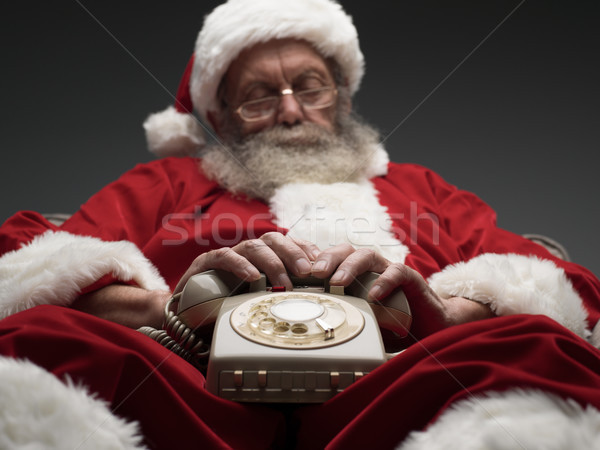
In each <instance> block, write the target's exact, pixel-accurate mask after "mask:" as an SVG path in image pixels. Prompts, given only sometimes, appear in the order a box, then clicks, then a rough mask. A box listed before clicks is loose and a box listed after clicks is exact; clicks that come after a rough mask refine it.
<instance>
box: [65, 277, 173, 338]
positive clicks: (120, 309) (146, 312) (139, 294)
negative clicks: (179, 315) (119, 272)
mask: <svg viewBox="0 0 600 450" xmlns="http://www.w3.org/2000/svg"><path fill="white" fill-rule="evenodd" d="M170 298H171V293H170V292H169V291H149V290H146V289H142V288H139V287H136V286H127V285H122V284H110V285H108V286H105V287H103V288H100V289H98V290H96V291H93V292H89V293H87V294H84V295H82V296H80V297H79V298H78V299H76V300H75V301H74V302H73V304H72V305H71V307H72V308H74V309H77V310H79V311H83V312H87V313H89V314H92V315H94V316H96V317H100V318H102V319H106V320H110V321H111V322H116V323H119V324H121V325H125V326H127V327H130V328H139V327H142V326H145V325H147V326H151V327H154V328H160V327H161V326H162V322H163V319H164V317H165V313H164V311H165V305H166V304H167V302H168V301H169V299H170Z"/></svg>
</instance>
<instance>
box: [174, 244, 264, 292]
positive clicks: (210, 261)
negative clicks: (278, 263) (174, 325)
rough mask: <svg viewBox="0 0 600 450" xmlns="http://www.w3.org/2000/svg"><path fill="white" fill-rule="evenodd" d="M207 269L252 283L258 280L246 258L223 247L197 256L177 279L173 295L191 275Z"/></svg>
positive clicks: (254, 269) (256, 272) (255, 269)
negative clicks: (220, 270)
mask: <svg viewBox="0 0 600 450" xmlns="http://www.w3.org/2000/svg"><path fill="white" fill-rule="evenodd" d="M209 269H222V270H226V271H228V272H231V273H233V274H234V275H235V276H237V277H238V278H241V279H242V280H245V281H253V280H257V279H258V278H260V273H259V271H258V269H257V268H256V267H254V266H253V265H252V263H251V262H250V261H248V259H247V258H245V257H244V256H242V255H240V254H238V253H237V252H235V251H233V249H231V248H229V247H223V248H220V249H218V250H212V251H210V252H206V253H203V254H202V255H200V256H198V257H197V258H196V259H195V260H194V261H193V262H192V264H190V267H189V268H188V269H187V271H186V272H185V273H184V274H183V276H182V277H181V278H180V279H179V283H177V286H176V287H175V290H174V291H173V294H177V293H178V292H181V291H182V290H183V287H184V286H185V284H186V283H187V282H188V280H189V279H190V278H191V277H192V276H193V275H196V274H197V273H201V272H204V271H206V270H209Z"/></svg>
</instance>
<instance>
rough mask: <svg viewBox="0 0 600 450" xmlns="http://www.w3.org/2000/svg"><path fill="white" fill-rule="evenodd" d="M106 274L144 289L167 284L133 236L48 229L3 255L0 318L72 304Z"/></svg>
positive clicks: (164, 287) (0, 258)
mask: <svg viewBox="0 0 600 450" xmlns="http://www.w3.org/2000/svg"><path fill="white" fill-rule="evenodd" d="M107 274H113V276H115V277H116V278H118V279H119V280H122V281H131V280H133V281H135V283H137V284H138V285H139V286H140V287H142V288H145V289H166V290H167V289H168V286H167V285H166V283H165V281H164V279H163V278H162V277H161V275H160V274H159V273H158V271H157V270H156V268H155V267H154V266H153V265H152V263H151V262H150V261H149V260H148V259H147V258H146V257H145V256H144V255H143V254H142V252H141V251H140V250H139V249H138V248H137V247H136V246H135V245H134V244H133V243H131V242H128V241H118V242H105V241H102V240H100V239H98V238H93V237H87V236H76V235H73V234H70V233H67V232H64V231H58V232H54V231H47V232H46V233H44V234H42V235H40V236H37V237H35V238H34V239H33V240H32V241H31V242H30V243H29V244H27V245H25V246H23V247H22V248H20V249H18V250H15V251H12V252H9V253H6V254H4V255H3V256H2V257H0V318H3V317H7V316H9V315H11V314H14V313H16V312H19V311H23V310H26V309H29V308H31V307H33V306H36V305H41V304H55V305H64V306H67V305H69V304H70V303H71V302H72V301H73V300H75V298H76V297H77V295H78V293H79V292H80V291H81V290H82V289H84V288H85V287H87V286H90V285H91V284H93V283H94V282H96V281H97V280H99V279H100V278H102V277H103V276H104V275H107Z"/></svg>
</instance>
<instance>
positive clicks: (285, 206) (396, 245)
mask: <svg viewBox="0 0 600 450" xmlns="http://www.w3.org/2000/svg"><path fill="white" fill-rule="evenodd" d="M270 208H271V212H272V213H273V214H274V215H275V217H276V220H275V222H276V224H277V225H278V226H280V227H283V228H286V229H288V230H289V231H288V235H290V236H292V237H296V238H300V239H305V240H307V241H310V242H313V243H315V244H316V245H317V246H318V247H319V248H321V249H322V250H324V249H326V248H329V247H332V246H334V245H337V244H341V243H349V244H350V245H352V246H353V247H355V248H370V249H373V250H375V251H377V252H379V253H380V254H382V255H383V256H384V257H385V258H387V259H389V260H390V261H393V262H404V260H405V259H406V255H408V253H409V251H408V248H407V247H406V246H405V245H404V244H402V243H401V242H400V241H398V240H397V239H396V237H395V236H394V235H393V233H392V232H391V230H390V225H391V220H390V217H389V215H388V213H387V210H386V208H385V207H383V206H382V205H381V204H380V203H379V199H378V198H377V191H376V190H375V188H374V186H373V185H372V184H371V182H369V181H367V180H365V181H363V182H360V183H334V184H328V185H324V184H319V183H291V184H288V185H285V186H282V187H281V188H279V189H278V190H277V191H276V192H275V195H274V196H273V197H272V198H271V201H270Z"/></svg>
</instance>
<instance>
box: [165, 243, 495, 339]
mask: <svg viewBox="0 0 600 450" xmlns="http://www.w3.org/2000/svg"><path fill="white" fill-rule="evenodd" d="M209 269H223V270H227V271H230V272H232V273H233V274H235V275H236V276H237V277H239V278H241V279H244V280H247V281H252V280H256V279H258V278H259V276H260V273H259V272H264V273H265V274H266V275H267V277H268V278H269V280H270V281H271V283H272V284H275V285H283V286H286V288H288V289H291V288H292V287H293V286H292V283H291V281H290V278H289V276H288V273H291V274H293V275H295V276H298V277H303V276H308V275H313V276H315V277H317V278H330V280H329V281H330V283H331V284H333V285H340V286H348V285H349V284H350V283H351V282H352V281H353V280H354V279H355V278H356V277H357V276H358V275H360V274H362V273H364V272H367V271H371V272H376V273H380V274H381V276H380V277H379V278H378V279H377V281H376V282H375V283H374V284H373V286H372V287H371V290H370V291H369V297H370V299H371V300H374V301H381V302H382V303H383V304H384V305H385V297H386V296H388V295H389V294H390V293H391V292H392V291H394V290H395V289H396V288H401V289H402V290H403V291H404V293H405V294H406V297H407V299H408V302H409V304H410V308H411V313H412V316H413V322H412V327H411V334H412V335H413V336H415V337H416V338H417V339H421V338H423V337H425V336H428V335H429V334H431V333H434V332H436V331H439V330H441V329H443V328H447V327H449V326H452V325H458V324H460V323H466V322H471V321H475V320H480V319H485V318H489V317H493V316H494V314H493V313H492V311H491V310H490V309H489V307H488V306H487V305H483V304H480V303H478V302H475V301H471V300H468V299H465V298H462V297H452V298H448V299H443V298H441V297H439V296H438V295H437V294H436V293H435V292H434V291H433V290H432V289H431V287H430V286H429V285H428V284H427V282H426V281H425V280H424V279H423V277H422V276H421V275H420V274H419V273H418V272H416V271H415V270H413V269H411V268H409V267H407V266H405V265H404V264H399V263H392V262H390V261H388V260H387V259H385V258H384V257H383V256H381V255H380V254H379V253H377V252H374V251H373V250H368V249H358V250H356V249H354V248H353V247H352V246H351V245H348V244H340V245H337V246H335V247H331V248H329V249H327V250H324V251H320V250H319V249H318V248H317V247H316V246H315V245H314V244H311V243H310V242H306V241H299V240H296V239H293V238H291V237H287V236H284V235H282V234H280V233H267V234H265V235H263V236H262V237H261V238H260V239H254V240H248V241H243V242H241V243H240V244H238V245H236V246H235V247H233V248H222V249H219V250H213V251H211V252H207V253H204V254H202V255H200V256H199V257H198V258H196V259H195V260H194V262H193V263H192V265H191V266H190V268H189V269H188V270H187V271H186V273H185V274H184V275H183V277H182V278H181V280H180V281H179V283H178V285H177V287H176V288H175V293H177V292H179V291H181V290H182V289H183V287H184V286H185V283H186V282H187V281H188V280H189V278H190V277H191V276H192V275H194V274H196V273H200V272H203V271H205V270H209Z"/></svg>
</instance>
